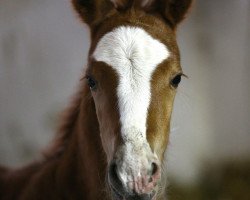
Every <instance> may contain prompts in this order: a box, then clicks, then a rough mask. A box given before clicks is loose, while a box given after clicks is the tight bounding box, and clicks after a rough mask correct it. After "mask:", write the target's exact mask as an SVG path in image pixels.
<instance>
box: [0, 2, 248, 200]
mask: <svg viewBox="0 0 250 200" xmlns="http://www.w3.org/2000/svg"><path fill="white" fill-rule="evenodd" d="M178 41H179V46H180V51H181V55H182V66H183V70H184V73H185V74H187V75H188V76H189V78H188V79H184V80H183V82H182V84H181V86H180V88H179V91H178V94H177V97H176V101H175V109H174V113H173V119H172V130H171V138H170V139H171V140H170V144H169V147H168V154H167V159H168V176H169V189H168V193H169V196H170V200H171V199H172V200H175V199H180V200H196V199H197V200H198V199H199V200H217V199H218V200H238V199H241V200H249V199H250V66H249V63H250V1H249V0H237V1H236V0H220V1H217V0H210V1H202V0H196V3H195V5H194V7H193V9H192V12H191V13H190V15H189V17H188V18H187V20H186V21H185V22H184V23H183V24H182V25H181V26H180V28H179V30H178ZM88 47H89V33H88V30H87V27H86V26H85V25H82V24H81V23H80V21H79V20H78V19H77V17H76V15H75V13H74V12H73V10H72V9H71V6H70V3H69V0H60V1H59V0H36V1H34V0H22V1H20V0H19V1H18V0H8V1H7V0H3V1H1V2H0V163H1V164H4V165H7V166H10V167H14V166H21V165H24V164H27V163H29V162H30V161H32V160H33V159H37V158H39V155H40V153H39V152H40V151H41V149H44V148H46V146H47V145H48V143H49V141H50V140H51V139H52V138H53V136H54V133H55V127H56V124H57V118H58V114H59V113H60V111H62V110H63V109H64V108H65V107H66V106H67V102H69V99H70V97H71V96H72V95H73V94H74V91H76V89H77V86H78V82H79V78H80V76H81V74H82V73H83V71H84V66H85V64H86V57H87V51H88Z"/></svg>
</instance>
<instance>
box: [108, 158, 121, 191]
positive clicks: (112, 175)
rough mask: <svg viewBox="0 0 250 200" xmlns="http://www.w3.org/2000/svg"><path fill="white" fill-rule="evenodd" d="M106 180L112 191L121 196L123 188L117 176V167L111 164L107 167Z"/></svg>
mask: <svg viewBox="0 0 250 200" xmlns="http://www.w3.org/2000/svg"><path fill="white" fill-rule="evenodd" d="M108 179H109V183H110V186H111V188H112V190H113V191H114V192H115V193H116V194H117V195H118V196H120V195H121V196H122V195H123V193H124V188H123V186H122V182H121V180H120V179H119V176H118V174H117V165H116V164H115V162H113V163H112V164H111V165H110V167H109V172H108Z"/></svg>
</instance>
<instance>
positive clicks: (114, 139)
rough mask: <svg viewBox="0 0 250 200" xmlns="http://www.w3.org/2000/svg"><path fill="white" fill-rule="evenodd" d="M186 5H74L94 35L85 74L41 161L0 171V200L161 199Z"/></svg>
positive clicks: (126, 1) (174, 0) (154, 1)
mask: <svg viewBox="0 0 250 200" xmlns="http://www.w3.org/2000/svg"><path fill="white" fill-rule="evenodd" d="M191 1H192V0H134V1H133V0H73V1H72V2H73V6H74V8H75V10H76V11H77V12H78V14H79V16H80V17H81V18H82V19H83V21H84V22H85V23H86V24H88V26H89V28H90V31H91V41H92V43H91V47H90V51H89V59H88V68H87V71H86V76H85V78H84V80H83V81H82V82H81V87H80V90H79V92H78V93H77V95H76V96H75V99H74V101H73V102H72V105H71V107H70V108H69V109H68V110H67V111H66V112H65V116H64V119H63V123H62V125H61V128H60V129H59V131H58V134H57V138H56V140H55V141H54V142H53V145H52V146H51V148H50V149H49V150H47V151H46V153H45V156H44V159H43V160H41V161H39V162H34V163H33V164H30V165H29V166H27V167H24V168H22V169H18V170H11V169H5V168H0V199H1V200H16V199H18V200H39V199H41V200H50V199H51V200H52V199H53V200H57V199H58V200H59V199H67V200H68V199H72V200H77V199H79V200H80V199H81V200H111V199H113V200H132V199H138V200H151V199H152V200H163V199H165V198H166V196H165V194H164V191H165V185H164V182H165V178H164V177H163V176H162V175H164V173H163V170H162V169H164V165H163V162H164V153H165V150H166V147H167V144H168V135H169V129H170V127H169V126H170V117H171V112H172V107H173V101H174V97H175V94H176V89H177V86H178V84H179V82H180V81H181V76H182V70H181V66H180V57H179V51H178V47H177V44H176V38H175V37H176V36H175V30H176V26H177V25H178V23H179V22H180V21H182V19H183V18H184V16H185V14H186V12H187V11H188V9H189V7H190V5H191Z"/></svg>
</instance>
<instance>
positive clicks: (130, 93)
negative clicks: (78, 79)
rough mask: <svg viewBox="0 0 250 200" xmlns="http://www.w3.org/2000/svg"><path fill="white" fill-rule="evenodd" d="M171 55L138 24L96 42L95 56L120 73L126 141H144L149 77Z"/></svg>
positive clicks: (114, 31) (110, 33) (121, 109)
mask: <svg viewBox="0 0 250 200" xmlns="http://www.w3.org/2000/svg"><path fill="white" fill-rule="evenodd" d="M169 56H170V53H169V51H168V49H167V48H166V46H165V45H164V44H162V43H161V42H160V41H158V40H156V39H154V38H153V37H152V36H150V35H149V34H148V33H147V32H146V31H145V30H143V29H142V28H138V27H125V26H122V27H118V28H116V29H114V30H113V31H112V32H109V33H107V34H106V35H104V36H103V37H102V38H101V40H100V41H99V43H98V44H97V47H96V49H95V51H94V53H93V58H94V59H95V60H96V61H102V62H104V63H106V64H108V65H109V66H111V67H112V68H113V69H114V70H115V71H116V72H117V74H118V77H119V85H118V88H117V96H118V101H119V102H118V103H119V112H120V121H121V134H122V137H123V139H124V140H125V141H133V143H134V142H137V143H142V142H145V139H146V120H147V111H148V107H149V104H150V98H151V92H150V81H151V78H152V74H153V72H154V71H155V69H156V68H157V66H158V65H159V64H160V63H161V62H162V61H163V60H165V59H167V58H168V57H169Z"/></svg>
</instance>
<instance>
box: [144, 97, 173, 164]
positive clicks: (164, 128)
mask: <svg viewBox="0 0 250 200" xmlns="http://www.w3.org/2000/svg"><path fill="white" fill-rule="evenodd" d="M173 99H174V95H173V94H171V92H169V93H167V92H165V93H164V94H162V95H160V96H159V95H158V96H155V97H154V98H152V101H151V104H150V107H149V112H148V119H147V140H148V142H149V144H150V146H151V148H152V149H153V151H154V152H156V154H157V156H158V157H159V158H162V159H163V156H164V152H165V150H166V147H167V144H168V139H169V130H170V119H171V114H172V107H173Z"/></svg>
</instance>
